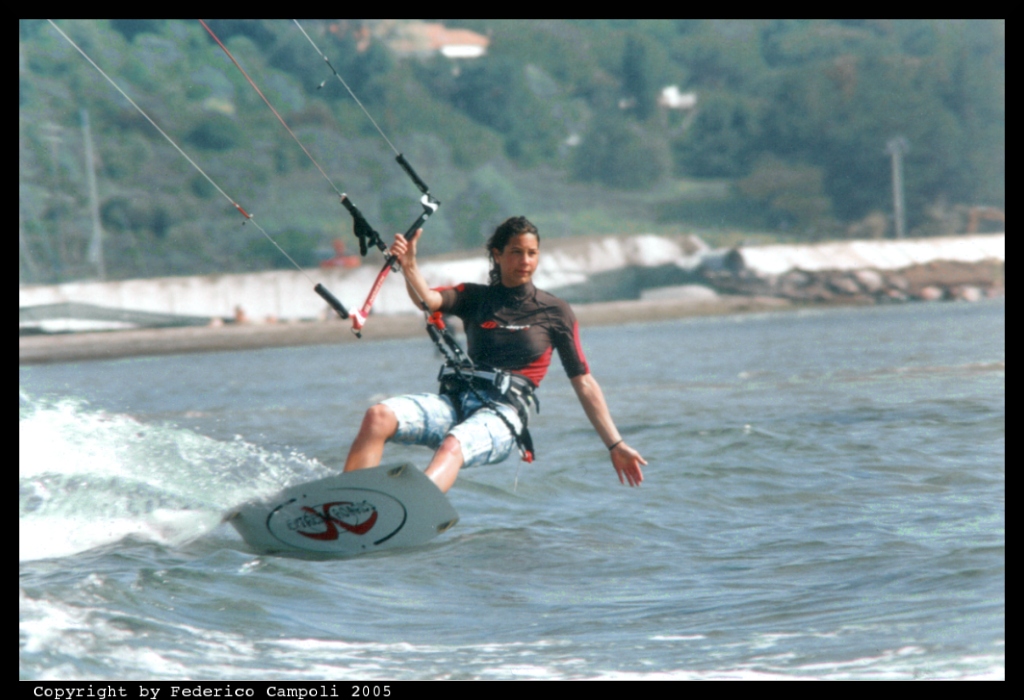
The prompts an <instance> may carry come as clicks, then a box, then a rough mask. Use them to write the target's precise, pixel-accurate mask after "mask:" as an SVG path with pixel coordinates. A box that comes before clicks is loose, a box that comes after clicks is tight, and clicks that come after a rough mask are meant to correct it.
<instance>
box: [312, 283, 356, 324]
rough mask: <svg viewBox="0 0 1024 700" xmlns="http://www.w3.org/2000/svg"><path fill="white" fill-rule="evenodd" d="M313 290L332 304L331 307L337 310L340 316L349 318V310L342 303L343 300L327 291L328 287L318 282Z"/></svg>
mask: <svg viewBox="0 0 1024 700" xmlns="http://www.w3.org/2000/svg"><path fill="white" fill-rule="evenodd" d="M313 291H314V292H316V293H317V294H319V295H320V296H321V297H323V299H324V301H326V302H327V303H328V304H330V305H331V308H333V309H334V310H335V311H337V312H338V315H339V316H341V317H342V318H348V311H346V310H345V307H344V306H342V305H341V302H340V301H338V298H337V297H336V296H334V295H333V294H331V293H330V292H329V291H327V287H325V286H323V285H322V284H318V285H317V286H315V287H313Z"/></svg>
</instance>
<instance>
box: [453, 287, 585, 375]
mask: <svg viewBox="0 0 1024 700" xmlns="http://www.w3.org/2000/svg"><path fill="white" fill-rule="evenodd" d="M438 291H440V292H441V311H442V312H443V313H446V314H452V315H454V316H458V317H459V318H461V319H462V322H463V325H464V326H465V328H466V340H467V344H468V346H469V347H468V350H469V357H470V359H471V360H473V362H474V363H476V364H478V365H481V366H486V367H490V368H492V369H504V370H509V371H512V372H515V373H516V374H521V375H523V376H524V377H526V378H527V379H529V380H530V381H531V382H533V385H534V386H540V381H541V380H542V379H543V378H544V375H545V374H547V372H548V366H549V365H550V364H551V351H552V350H558V356H559V357H560V358H561V360H562V366H563V367H564V368H565V373H566V374H567V375H569V378H570V379H572V378H573V377H578V376H580V375H583V374H589V373H590V367H589V366H588V365H587V358H586V357H584V355H583V348H582V347H581V346H580V332H579V324H578V323H577V322H576V315H575V314H573V312H572V308H571V307H570V306H569V305H568V304H567V303H565V302H564V301H562V300H561V299H559V298H558V297H556V296H554V295H552V294H548V293H547V292H545V291H542V290H540V289H537V288H536V287H534V286H533V284H532V283H527V284H524V285H521V286H519V287H511V288H510V287H505V286H504V285H491V286H488V285H482V284H460V285H458V286H457V287H451V288H447V289H441V290H438Z"/></svg>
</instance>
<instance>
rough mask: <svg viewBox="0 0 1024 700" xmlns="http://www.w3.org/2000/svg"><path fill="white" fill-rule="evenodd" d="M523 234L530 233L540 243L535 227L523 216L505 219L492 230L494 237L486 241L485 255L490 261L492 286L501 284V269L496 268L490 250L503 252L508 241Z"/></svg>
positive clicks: (496, 265) (496, 264)
mask: <svg viewBox="0 0 1024 700" xmlns="http://www.w3.org/2000/svg"><path fill="white" fill-rule="evenodd" d="M523 233H532V234H533V235H534V236H536V237H537V242H538V243H540V234H539V233H538V232H537V227H536V226H534V225H533V224H531V223H530V221H529V219H527V218H526V217H525V216H513V217H511V218H509V219H505V220H504V221H503V222H501V224H500V225H499V226H498V228H496V229H494V235H493V236H491V237H490V238H488V239H487V255H488V256H490V259H491V272H490V282H491V285H492V286H494V285H499V284H501V268H499V267H498V263H497V262H495V260H494V256H493V255H491V250H493V249H497V250H500V251H504V250H505V246H507V245H508V242H509V240H511V239H512V237H513V236H518V235H520V234H523Z"/></svg>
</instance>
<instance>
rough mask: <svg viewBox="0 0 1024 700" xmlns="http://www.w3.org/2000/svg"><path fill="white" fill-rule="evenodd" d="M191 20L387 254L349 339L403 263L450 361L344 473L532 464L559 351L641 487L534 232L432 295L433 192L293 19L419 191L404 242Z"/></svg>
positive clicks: (619, 469) (372, 429) (635, 463)
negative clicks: (390, 456) (416, 457)
mask: <svg viewBox="0 0 1024 700" xmlns="http://www.w3.org/2000/svg"><path fill="white" fill-rule="evenodd" d="M199 22H200V23H201V24H202V26H203V28H204V29H206V31H207V32H208V33H209V34H210V36H211V38H212V39H213V40H214V41H215V42H216V43H217V45H218V46H220V48H221V49H223V51H224V52H225V54H227V56H228V58H229V59H230V60H231V62H232V63H233V64H234V65H235V66H236V67H237V68H238V70H239V71H241V73H242V74H243V75H244V76H245V79H246V80H247V81H248V82H249V84H250V85H251V86H252V87H253V89H254V90H255V91H256V92H257V93H258V94H259V96H260V97H261V98H262V100H263V101H264V102H265V103H266V105H267V107H269V108H270V110H271V111H272V112H273V113H274V115H275V116H276V117H277V119H278V121H279V122H280V123H281V125H282V126H283V127H284V128H285V129H286V130H287V131H288V133H289V134H290V135H291V137H292V138H293V139H294V140H295V141H296V143H298V145H299V147H300V148H301V149H302V150H303V152H304V153H305V154H306V156H307V157H308V158H309V159H310V160H311V161H312V162H313V163H314V164H315V165H316V167H317V169H318V170H319V171H320V173H321V174H322V175H323V177H324V179H325V180H327V182H328V183H329V184H330V185H331V187H332V189H334V191H335V192H336V193H337V194H338V196H339V201H340V203H341V204H342V205H344V207H345V208H346V209H347V210H348V212H349V213H350V214H351V215H352V217H353V222H354V232H355V234H356V237H357V238H358V239H359V243H360V252H361V253H362V254H363V255H366V253H367V252H368V250H369V249H370V248H372V247H377V248H379V249H381V251H382V252H386V253H387V255H386V260H385V263H384V267H383V268H382V269H381V271H380V273H379V274H378V276H377V279H376V281H375V283H374V285H373V287H372V288H371V290H370V293H369V295H368V296H367V299H366V301H365V302H364V304H363V306H362V307H361V308H359V309H357V310H355V311H353V312H352V314H351V317H352V323H353V326H352V330H353V332H355V333H356V335H357V336H360V331H361V329H362V328H363V326H364V324H365V322H366V320H367V317H368V316H369V313H370V309H371V307H372V305H373V301H374V299H375V298H376V295H377V293H378V291H379V290H380V288H381V285H382V284H383V282H384V280H385V278H386V277H387V276H388V274H389V273H390V272H391V271H392V270H395V269H398V267H399V266H401V270H402V273H403V275H404V276H405V281H406V288H407V290H408V292H409V296H410V298H411V299H412V300H413V302H414V303H415V304H416V306H417V307H418V308H420V309H421V310H422V311H424V312H425V313H426V314H427V317H428V326H427V329H428V331H429V332H430V335H431V337H432V338H433V339H434V341H435V342H436V343H437V345H438V347H439V348H440V349H441V351H442V354H444V355H445V357H446V359H447V362H446V365H445V367H444V368H442V372H441V376H440V377H439V379H440V380H441V387H440V391H439V392H438V393H437V394H415V395H406V396H399V397H394V398H391V399H388V400H386V401H383V402H382V403H379V404H377V405H375V406H372V407H371V408H370V409H369V410H368V411H367V412H366V415H365V416H364V419H363V422H362V425H361V427H360V429H359V433H358V435H357V436H356V439H355V441H354V442H353V443H352V445H351V447H350V448H349V453H348V457H347V459H346V462H345V467H344V471H345V472H352V471H357V470H361V469H368V468H371V467H376V466H378V465H379V464H380V460H381V457H382V456H383V451H384V445H385V443H386V442H388V441H394V442H399V443H406V444H418V445H426V446H429V447H431V448H433V449H434V450H435V452H434V456H433V458H432V459H431V461H430V464H429V465H428V466H427V469H426V472H425V473H426V475H427V476H428V477H429V478H430V479H431V480H432V481H433V482H434V484H436V485H437V487H438V488H439V489H440V490H441V491H442V492H447V491H448V489H450V488H451V486H452V484H453V483H454V482H455V479H456V477H457V476H458V473H459V470H460V469H461V468H462V467H464V466H465V467H469V466H476V465H480V464H492V463H496V462H501V461H503V460H504V459H506V458H507V457H508V456H509V455H510V454H511V452H512V449H513V447H518V448H519V451H520V453H521V454H522V456H523V459H524V460H525V461H527V462H531V461H533V442H532V439H531V438H530V434H529V431H528V429H527V423H528V421H529V409H530V408H531V407H532V408H534V409H537V408H539V403H538V400H537V397H536V396H535V394H534V392H535V390H536V389H537V388H538V387H539V385H540V382H541V380H542V379H543V378H544V376H545V375H546V373H547V369H548V366H549V364H550V362H551V356H552V353H553V351H555V350H557V351H558V354H559V357H560V359H561V362H562V366H563V368H564V369H565V372H566V374H567V375H568V377H569V379H570V381H571V382H572V385H573V388H574V389H575V391H576V395H577V397H578V398H579V400H580V403H581V404H582V406H583V409H584V412H585V413H586V415H587V417H588V418H589V419H590V422H591V423H592V424H593V426H594V429H595V430H596V431H597V434H598V436H599V437H600V438H601V440H602V441H603V442H604V444H605V446H606V447H607V448H608V450H609V454H610V456H611V461H612V466H613V467H614V468H615V471H616V473H617V474H618V477H619V481H620V482H621V483H623V484H626V483H628V484H629V485H630V486H638V485H640V483H641V482H642V481H643V472H642V470H641V468H640V467H641V465H646V464H647V462H646V461H644V459H643V457H641V456H640V453H639V452H637V451H636V450H634V449H633V448H632V447H630V446H629V445H627V444H626V442H625V441H624V440H623V438H622V436H621V434H620V433H619V431H618V429H617V428H616V427H615V422H614V421H613V420H612V417H611V413H610V412H609V410H608V406H607V403H606V402H605V399H604V394H603V392H602V391H601V387H600V386H599V385H598V383H597V381H596V380H595V379H594V378H593V376H592V375H591V374H590V367H589V365H588V364H587V360H586V358H585V357H584V354H583V349H582V347H581V345H580V338H579V327H578V325H577V323H576V318H575V315H574V314H573V311H572V309H571V307H570V306H569V305H568V304H567V303H566V302H564V301H562V300H561V299H558V298H557V297H555V296H554V295H552V294H549V293H548V292H544V291H542V290H539V289H537V288H536V287H534V285H533V274H534V272H536V270H537V264H538V262H539V259H540V234H539V233H538V231H537V228H536V227H535V226H534V225H533V224H532V223H530V222H529V221H528V220H527V219H526V218H525V217H521V216H520V217H513V218H510V219H508V220H507V221H505V222H504V223H502V224H501V225H500V226H498V227H497V229H496V230H495V233H494V235H493V236H491V238H490V239H489V240H488V242H487V251H488V254H489V255H490V259H491V265H492V267H491V272H490V284H489V285H480V284H460V285H458V286H456V287H453V288H446V289H431V288H430V287H429V285H428V284H427V282H426V280H425V279H424V278H423V276H422V274H421V273H420V272H419V269H418V267H417V263H416V244H417V240H418V238H419V235H420V233H421V232H422V228H421V227H422V226H423V224H424V223H425V222H426V220H427V219H428V218H429V217H430V216H431V214H433V213H434V212H435V211H436V210H437V208H438V206H439V205H440V202H439V201H438V200H437V199H436V198H434V197H433V196H432V195H431V194H430V191H429V188H428V187H427V185H426V183H425V182H424V181H423V180H422V179H421V178H420V177H419V175H417V174H416V172H415V171H414V170H413V168H412V166H411V165H410V164H409V162H408V161H407V160H406V159H405V157H404V156H403V155H402V154H401V153H400V152H399V151H398V149H396V148H395V147H394V144H392V143H391V140H390V139H388V138H387V136H386V135H385V134H384V132H383V131H382V130H381V128H380V126H379V125H378V124H377V122H376V121H375V120H374V119H373V117H372V116H371V115H370V113H369V112H368V111H367V110H366V108H365V107H364V106H363V104H362V103H361V102H359V100H358V98H356V96H355V94H354V93H353V92H352V90H351V88H349V86H348V85H347V84H346V83H345V81H344V79H343V78H342V77H341V76H340V75H339V74H338V72H337V71H336V70H335V69H334V67H333V66H332V65H331V63H330V61H329V60H328V58H327V56H325V55H324V54H323V52H322V51H320V49H319V47H317V45H316V44H315V42H313V40H312V38H311V37H310V36H309V35H308V34H307V33H306V32H305V30H304V29H302V27H301V25H299V23H298V22H297V21H296V22H295V25H296V26H297V27H298V28H299V30H300V31H302V33H303V35H304V36H305V37H306V38H307V39H308V40H309V42H310V44H312V45H313V48H314V49H316V51H317V53H319V54H320V56H321V58H323V60H324V62H325V63H326V65H327V67H328V68H329V69H330V70H331V71H332V73H333V74H334V76H335V77H336V78H337V79H338V81H339V82H341V84H342V85H344V87H345V89H346V90H348V92H349V94H351V95H352V98H353V99H354V100H355V101H356V103H357V104H358V105H359V107H360V108H361V109H362V110H363V112H364V113H365V114H366V116H367V117H368V118H369V119H370V121H371V122H373V125H374V126H375V127H376V128H377V131H378V132H379V133H380V135H381V136H382V137H383V138H384V140H385V141H387V143H388V145H389V146H391V148H392V150H393V151H394V152H395V154H396V158H395V160H396V162H397V163H398V164H399V165H400V166H401V167H402V169H403V170H404V171H405V172H406V174H407V175H408V176H409V178H410V179H411V180H412V182H413V183H414V184H415V185H416V187H417V188H418V189H419V190H420V192H421V193H422V197H421V199H420V204H421V205H422V208H423V213H422V214H421V215H420V216H419V217H418V218H417V219H416V221H414V222H413V224H412V225H411V226H410V227H409V228H408V230H407V231H406V233H405V234H404V235H403V234H395V242H394V244H393V245H392V246H391V248H390V251H389V250H388V249H387V246H386V245H385V244H384V243H383V241H382V240H381V237H380V236H379V234H378V233H377V232H376V231H375V230H374V229H373V228H372V227H371V226H370V225H369V223H368V222H367V221H366V219H365V217H363V215H362V213H361V212H360V211H359V209H358V208H357V207H356V206H355V205H354V204H353V202H352V201H351V198H349V196H348V195H347V194H345V193H344V192H342V191H341V190H340V189H339V188H338V187H337V186H336V185H335V184H334V183H333V182H332V181H331V178H330V177H329V176H328V175H327V173H326V172H325V171H324V169H323V168H322V167H321V166H320V164H319V163H317V161H316V159H315V158H314V157H313V155H312V154H311V153H310V152H309V150H308V149H307V148H306V147H305V146H304V145H303V144H302V142H301V141H300V140H299V139H298V137H297V136H296V135H295V133H294V132H293V131H292V129H291V128H290V127H289V126H288V124H287V123H286V122H285V120H284V119H283V118H282V117H281V115H280V113H279V112H278V111H277V110H276V109H275V108H274V107H273V105H272V104H271V103H270V101H269V100H268V99H267V97H266V96H265V95H264V94H263V92H262V91H261V90H260V89H259V87H258V86H257V85H256V83H255V82H254V81H253V79H252V78H251V77H250V76H249V74H248V73H247V72H246V71H245V70H244V69H243V68H242V66H241V65H240V64H239V63H238V61H237V60H236V59H235V57H234V56H233V55H232V54H231V52H230V51H229V50H228V48H227V47H226V46H225V45H224V43H223V42H222V41H221V40H220V39H219V38H218V37H217V35H216V34H215V33H214V31H213V30H212V29H211V28H210V27H209V25H207V23H206V22H204V21H203V20H199ZM50 24H51V26H53V27H54V29H56V31H57V32H58V33H60V35H61V36H62V37H64V38H65V39H66V40H67V41H68V42H69V43H70V44H71V45H72V46H73V47H74V48H75V49H76V50H77V51H78V52H79V53H81V54H82V56H83V57H84V58H85V59H86V60H87V61H88V62H89V63H90V64H92V65H93V67H95V68H96V69H97V70H98V71H99V72H100V74H101V75H103V77H104V78H105V79H106V80H107V81H108V82H110V84H111V85H113V86H114V88H116V89H117V90H118V92H120V93H121V94H122V95H123V96H124V97H125V99H127V100H128V101H129V102H130V103H131V104H132V106H133V107H135V109H136V110H137V111H139V112H140V113H141V114H142V116H143V117H145V118H146V119H147V120H148V121H149V122H150V123H151V124H152V125H153V126H154V128H156V130H157V131H159V132H160V134H161V135H162V136H163V137H164V138H165V139H166V140H167V141H168V142H169V143H170V144H171V145H172V146H173V147H174V148H175V149H176V150H177V151H178V152H179V153H180V154H181V155H182V156H183V157H184V158H185V159H187V160H188V161H189V163H190V164H191V165H192V166H193V167H194V168H195V169H196V170H198V171H199V173H200V174H201V175H202V176H203V177H205V178H206V180H207V181H209V182H210V184H211V185H212V186H213V187H214V188H216V190H217V191H218V192H220V194H221V195H223V196H224V198H225V199H227V200H228V201H229V202H230V203H231V204H232V206H233V207H234V208H235V209H236V210H237V211H238V212H239V213H240V214H241V215H242V216H243V217H244V218H245V221H246V222H247V223H252V224H253V225H254V226H255V227H256V228H257V229H258V230H259V231H260V232H261V233H262V234H263V235H264V236H265V237H266V238H267V239H268V240H269V241H270V243H272V244H273V245H274V246H275V247H276V248H277V249H278V250H279V251H280V252H281V253H282V254H283V255H284V256H285V257H287V258H288V260H289V261H290V262H291V263H292V265H294V266H295V267H296V268H297V269H298V270H299V272H301V273H302V274H303V275H305V276H306V277H307V279H309V280H310V282H313V280H312V279H311V278H310V277H309V275H308V274H307V273H306V271H305V270H303V269H302V268H301V267H300V266H299V265H298V263H296V262H295V260H294V259H292V258H291V256H289V255H288V254H287V252H285V251H284V249H283V248H282V247H281V246H280V245H279V244H278V243H277V242H276V241H274V239H273V238H272V237H271V236H270V235H269V234H268V233H267V232H266V231H265V230H264V229H263V227H262V226H260V225H259V224H258V223H257V222H256V221H255V219H254V218H253V216H252V215H251V214H250V213H249V212H248V211H246V210H245V209H244V208H243V207H242V206H241V205H240V204H238V203H237V202H235V200H234V199H232V198H231V197H230V196H229V195H228V194H227V193H226V192H225V191H224V190H222V189H221V188H220V186H219V185H217V183H216V182H214V181H213V180H212V179H211V178H210V176H209V175H208V174H207V173H206V172H205V171H204V170H203V169H202V168H201V167H200V166H199V165H198V164H197V163H196V162H195V161H194V160H193V159H192V158H190V157H189V156H188V155H187V154H186V153H185V152H184V151H183V150H182V149H181V148H180V146H178V144H177V143H176V142H175V141H174V140H173V139H172V138H171V137H170V136H169V135H168V134H167V133H166V132H165V131H164V130H163V129H161V128H160V127H159V126H158V125H157V124H156V122H155V121H153V120H152V118H150V116H149V115H148V114H147V113H146V112H145V111H144V110H143V109H142V108H141V107H139V105H138V104H137V103H136V102H135V101H134V100H132V99H131V98H130V97H129V96H128V94H127V93H125V92H124V90H123V89H121V87H120V86H118V85H117V83H116V82H115V81H114V80H113V79H112V78H111V77H110V76H109V75H107V74H106V73H105V72H104V71H103V69H102V68H100V67H99V66H98V65H97V64H96V63H95V62H94V61H93V60H92V58H90V57H89V56H88V55H87V54H86V53H85V51H83V50H82V48H81V47H80V46H79V45H78V44H76V43H75V42H74V41H72V40H71V38H70V37H68V36H67V34H65V33H64V32H63V31H62V30H61V29H60V28H59V27H57V25H56V24H55V23H54V22H53V21H50ZM322 86H323V84H322V83H321V87H322ZM314 291H315V292H316V293H317V294H318V295H320V296H321V297H322V298H323V299H325V300H326V301H327V302H328V304H330V305H331V307H332V308H334V309H335V310H336V311H337V312H338V315H339V316H341V317H342V318H348V317H349V316H350V314H349V312H348V310H347V309H346V308H345V307H344V306H343V305H342V303H341V302H340V301H339V300H338V299H337V298H336V297H334V295H333V294H331V292H329V291H328V290H327V289H326V288H325V287H324V286H323V285H322V284H316V285H315V287H314ZM443 314H449V315H453V316H457V317H459V318H460V319H462V321H463V323H464V325H465V328H466V335H467V338H468V356H467V355H466V354H465V353H463V351H462V349H461V348H460V347H459V346H458V343H456V342H455V340H454V338H452V337H451V335H450V334H449V333H448V332H447V330H445V329H444V324H443V321H442V317H443V316H442V315H443ZM452 522H454V521H452Z"/></svg>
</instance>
